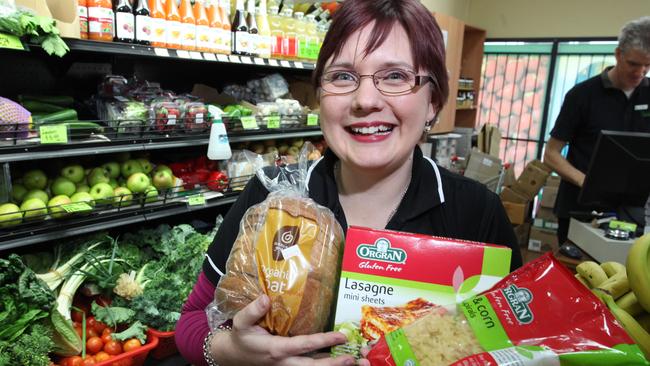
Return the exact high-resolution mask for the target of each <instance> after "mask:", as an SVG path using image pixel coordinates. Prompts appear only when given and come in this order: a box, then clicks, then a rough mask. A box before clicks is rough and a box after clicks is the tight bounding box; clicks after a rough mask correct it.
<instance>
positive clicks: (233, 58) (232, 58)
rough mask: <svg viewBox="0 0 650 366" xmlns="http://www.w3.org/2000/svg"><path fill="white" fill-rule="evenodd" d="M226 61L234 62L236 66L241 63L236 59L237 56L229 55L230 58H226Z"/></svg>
mask: <svg viewBox="0 0 650 366" xmlns="http://www.w3.org/2000/svg"><path fill="white" fill-rule="evenodd" d="M228 59H229V60H230V62H234V63H236V64H240V63H241V61H240V60H239V57H237V56H233V55H230V56H228Z"/></svg>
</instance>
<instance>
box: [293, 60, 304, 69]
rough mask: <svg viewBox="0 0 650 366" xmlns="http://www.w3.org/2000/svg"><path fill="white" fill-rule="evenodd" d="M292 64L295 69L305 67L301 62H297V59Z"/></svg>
mask: <svg viewBox="0 0 650 366" xmlns="http://www.w3.org/2000/svg"><path fill="white" fill-rule="evenodd" d="M293 66H295V67H296V69H304V68H305V67H304V66H303V65H302V62H298V61H296V62H294V63H293Z"/></svg>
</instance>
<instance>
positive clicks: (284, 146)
mask: <svg viewBox="0 0 650 366" xmlns="http://www.w3.org/2000/svg"><path fill="white" fill-rule="evenodd" d="M287 150H289V145H287V144H282V145H280V146H278V152H279V153H280V155H286V154H287Z"/></svg>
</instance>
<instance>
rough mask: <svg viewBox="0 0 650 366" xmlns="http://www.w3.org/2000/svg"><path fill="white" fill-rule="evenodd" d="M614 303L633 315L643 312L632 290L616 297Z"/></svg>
mask: <svg viewBox="0 0 650 366" xmlns="http://www.w3.org/2000/svg"><path fill="white" fill-rule="evenodd" d="M616 305H618V307H620V308H621V309H623V310H625V312H627V313H628V314H630V315H632V316H633V317H636V316H638V315H641V314H643V312H644V311H643V308H642V307H641V304H639V300H637V298H636V295H635V294H634V292H633V291H630V292H628V293H626V294H625V295H623V296H621V297H620V298H619V299H617V300H616Z"/></svg>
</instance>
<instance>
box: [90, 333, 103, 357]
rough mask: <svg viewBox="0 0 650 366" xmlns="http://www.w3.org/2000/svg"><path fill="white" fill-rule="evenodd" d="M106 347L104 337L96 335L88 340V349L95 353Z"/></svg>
mask: <svg viewBox="0 0 650 366" xmlns="http://www.w3.org/2000/svg"><path fill="white" fill-rule="evenodd" d="M102 348H104V342H102V339H101V338H99V337H97V336H95V337H90V338H88V340H87V341H86V351H88V352H90V353H92V354H95V353H97V352H99V351H101V350H102Z"/></svg>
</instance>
